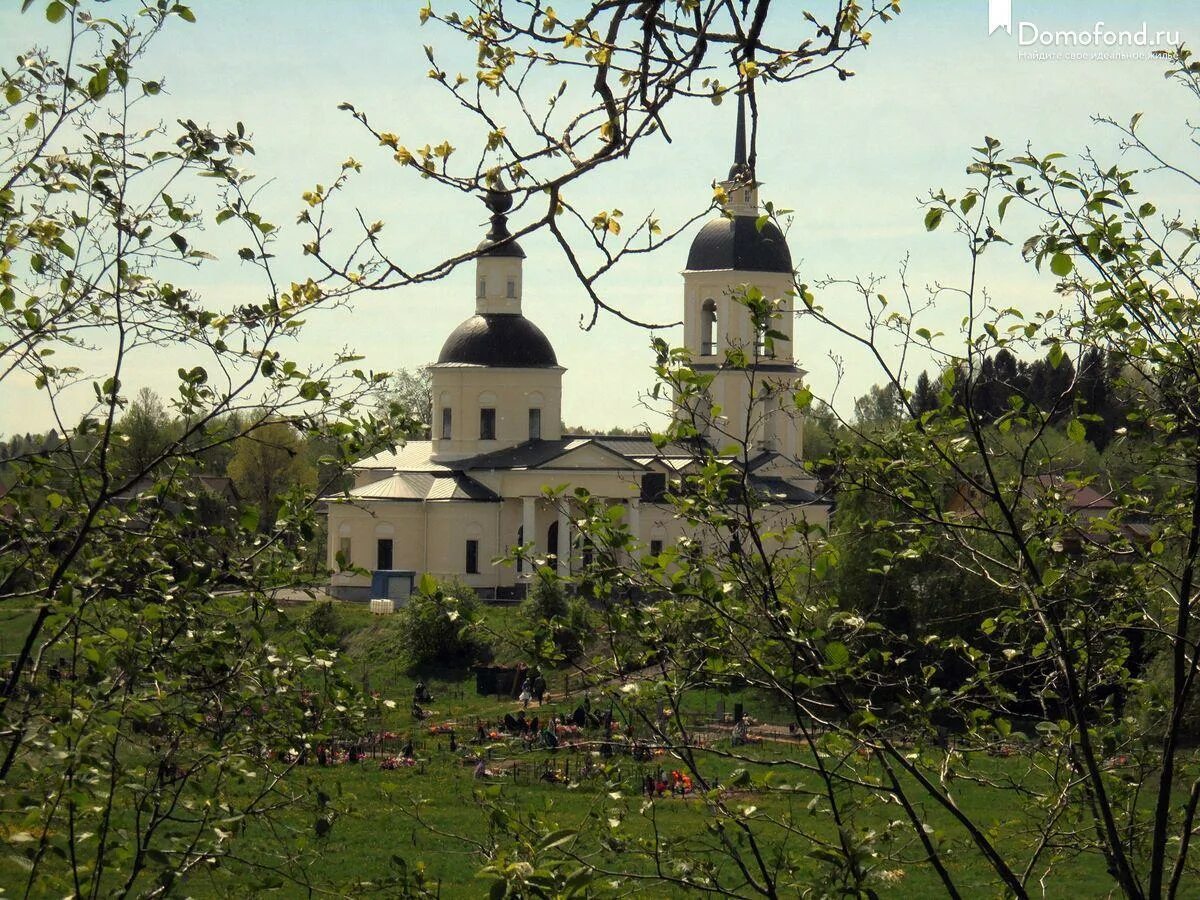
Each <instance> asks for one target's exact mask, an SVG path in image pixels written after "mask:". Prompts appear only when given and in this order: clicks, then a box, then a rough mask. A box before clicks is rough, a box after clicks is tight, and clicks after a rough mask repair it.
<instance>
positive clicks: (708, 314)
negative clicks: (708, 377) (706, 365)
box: [700, 297, 717, 356]
mask: <svg viewBox="0 0 1200 900" xmlns="http://www.w3.org/2000/svg"><path fill="white" fill-rule="evenodd" d="M716 352H717V301H716V300H713V299H712V298H711V297H710V298H709V299H708V300H705V301H704V305H703V306H702V307H701V308H700V355H701V356H713V355H715V354H716Z"/></svg>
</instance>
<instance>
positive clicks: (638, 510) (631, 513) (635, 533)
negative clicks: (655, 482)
mask: <svg viewBox="0 0 1200 900" xmlns="http://www.w3.org/2000/svg"><path fill="white" fill-rule="evenodd" d="M625 518H626V519H627V520H628V524H629V534H630V535H632V537H633V540H634V542H635V543H640V542H641V540H642V501H641V500H639V499H636V498H635V499H632V500H630V501H629V502H627V503H626V504H625Z"/></svg>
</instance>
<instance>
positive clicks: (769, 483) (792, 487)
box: [747, 477, 832, 503]
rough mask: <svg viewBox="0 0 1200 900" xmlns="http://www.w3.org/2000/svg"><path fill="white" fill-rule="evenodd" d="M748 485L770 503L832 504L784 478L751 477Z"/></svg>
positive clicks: (828, 500)
mask: <svg viewBox="0 0 1200 900" xmlns="http://www.w3.org/2000/svg"><path fill="white" fill-rule="evenodd" d="M747 483H748V484H749V486H750V489H751V490H753V491H756V492H758V493H759V494H760V495H761V496H762V499H763V500H765V501H766V502H768V503H831V502H832V501H831V500H830V499H829V498H828V497H822V496H819V495H818V494H814V493H813V492H812V491H810V490H806V489H805V488H802V487H800V486H799V485H796V484H793V483H792V482H790V481H787V480H785V479H783V478H772V477H767V478H755V477H751V478H749V479H748V481H747Z"/></svg>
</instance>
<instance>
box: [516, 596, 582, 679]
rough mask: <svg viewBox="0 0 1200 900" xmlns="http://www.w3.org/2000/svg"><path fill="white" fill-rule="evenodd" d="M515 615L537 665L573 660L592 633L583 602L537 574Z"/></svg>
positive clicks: (580, 652)
mask: <svg viewBox="0 0 1200 900" xmlns="http://www.w3.org/2000/svg"><path fill="white" fill-rule="evenodd" d="M519 614H520V617H521V620H522V624H523V625H524V629H523V631H524V636H525V637H526V638H527V639H528V641H529V643H530V645H531V647H530V649H531V655H532V656H533V657H534V658H535V659H536V660H537V661H538V662H547V663H560V662H564V661H570V660H573V659H575V658H577V657H578V656H579V655H580V654H582V653H583V651H584V647H585V646H586V645H587V641H588V636H589V635H590V634H591V633H592V630H593V628H592V616H591V610H590V609H589V607H588V605H587V603H586V602H585V601H584V600H581V599H580V598H578V597H573V596H570V595H569V594H567V592H566V590H565V588H564V585H563V583H562V582H561V581H559V580H557V579H555V578H554V577H552V576H542V575H541V574H539V577H537V578H535V579H534V581H533V584H532V586H531V587H530V591H529V596H528V597H527V598H526V599H525V602H524V603H522V604H521V608H520V612H519Z"/></svg>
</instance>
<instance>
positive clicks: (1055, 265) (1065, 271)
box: [1050, 253, 1075, 278]
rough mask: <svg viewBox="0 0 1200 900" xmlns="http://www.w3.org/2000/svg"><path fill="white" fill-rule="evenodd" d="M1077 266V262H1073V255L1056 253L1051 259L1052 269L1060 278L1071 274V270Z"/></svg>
mask: <svg viewBox="0 0 1200 900" xmlns="http://www.w3.org/2000/svg"><path fill="white" fill-rule="evenodd" d="M1074 268H1075V263H1073V262H1071V257H1069V256H1067V254H1065V253H1055V254H1054V256H1053V257H1051V259H1050V271H1051V272H1053V273H1054V274H1055V275H1057V276H1058V277H1059V278H1064V277H1066V276H1067V275H1070V274H1071V270H1072V269H1074Z"/></svg>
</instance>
